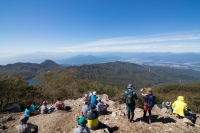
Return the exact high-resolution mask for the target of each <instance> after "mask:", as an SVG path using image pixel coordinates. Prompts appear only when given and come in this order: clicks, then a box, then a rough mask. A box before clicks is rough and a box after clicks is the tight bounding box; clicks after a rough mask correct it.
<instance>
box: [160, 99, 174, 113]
mask: <svg viewBox="0 0 200 133" xmlns="http://www.w3.org/2000/svg"><path fill="white" fill-rule="evenodd" d="M162 108H167V109H171V111H173V109H172V102H170V101H168V100H167V101H166V102H162Z"/></svg>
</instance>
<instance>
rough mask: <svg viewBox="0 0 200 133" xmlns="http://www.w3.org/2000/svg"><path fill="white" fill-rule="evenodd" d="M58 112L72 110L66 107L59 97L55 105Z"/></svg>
mask: <svg viewBox="0 0 200 133" xmlns="http://www.w3.org/2000/svg"><path fill="white" fill-rule="evenodd" d="M55 106H56V109H57V110H66V111H69V110H70V109H71V107H70V106H65V104H64V103H63V102H62V101H61V100H60V97H58V99H57V102H56V103H55Z"/></svg>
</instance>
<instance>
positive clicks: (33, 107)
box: [31, 102, 39, 115]
mask: <svg viewBox="0 0 200 133" xmlns="http://www.w3.org/2000/svg"><path fill="white" fill-rule="evenodd" d="M37 114H39V112H38V110H37V107H36V105H35V102H32V104H31V115H37Z"/></svg>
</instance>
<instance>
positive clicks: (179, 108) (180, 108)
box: [172, 96, 187, 118]
mask: <svg viewBox="0 0 200 133" xmlns="http://www.w3.org/2000/svg"><path fill="white" fill-rule="evenodd" d="M172 108H173V113H174V114H177V116H178V118H184V117H185V112H186V111H187V104H186V103H185V100H184V97H183V96H178V97H177V100H176V101H175V102H174V103H173V104H172Z"/></svg>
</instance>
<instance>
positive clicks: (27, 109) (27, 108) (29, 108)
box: [24, 104, 31, 117]
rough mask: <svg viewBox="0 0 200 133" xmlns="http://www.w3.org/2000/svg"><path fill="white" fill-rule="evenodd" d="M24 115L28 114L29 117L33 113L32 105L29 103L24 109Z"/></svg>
mask: <svg viewBox="0 0 200 133" xmlns="http://www.w3.org/2000/svg"><path fill="white" fill-rule="evenodd" d="M24 115H26V116H28V117H30V115H31V106H30V105H29V104H28V105H26V109H25V111H24Z"/></svg>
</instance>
